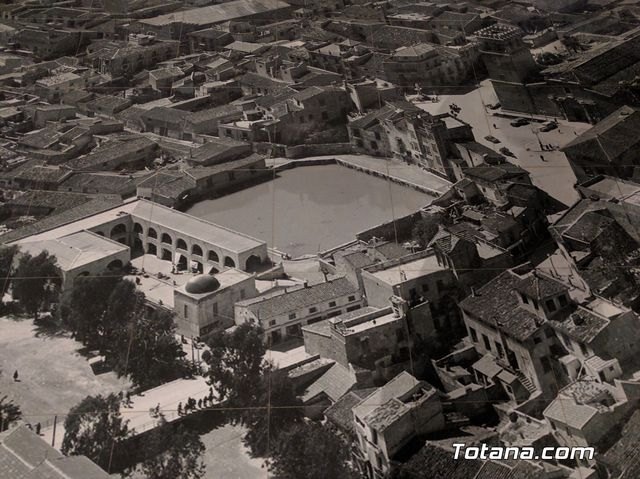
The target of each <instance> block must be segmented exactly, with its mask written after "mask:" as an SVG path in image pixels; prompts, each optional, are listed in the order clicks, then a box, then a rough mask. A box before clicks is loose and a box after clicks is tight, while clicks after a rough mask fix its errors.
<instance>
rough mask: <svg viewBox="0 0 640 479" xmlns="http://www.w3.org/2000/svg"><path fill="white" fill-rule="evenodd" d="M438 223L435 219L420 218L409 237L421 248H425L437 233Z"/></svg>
mask: <svg viewBox="0 0 640 479" xmlns="http://www.w3.org/2000/svg"><path fill="white" fill-rule="evenodd" d="M438 228H439V226H438V221H437V219H436V218H432V217H429V218H420V219H419V220H418V221H417V222H416V224H415V225H413V230H412V232H411V236H412V237H413V239H414V240H415V241H417V242H418V244H419V245H420V247H421V248H426V247H427V245H428V244H429V242H430V241H431V240H432V239H433V237H434V236H435V235H436V233H437V232H438Z"/></svg>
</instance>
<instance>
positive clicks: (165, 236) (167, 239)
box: [161, 233, 173, 244]
mask: <svg viewBox="0 0 640 479" xmlns="http://www.w3.org/2000/svg"><path fill="white" fill-rule="evenodd" d="M161 241H162V242H163V243H166V244H173V239H172V238H171V236H169V234H167V233H163V235H162V240H161Z"/></svg>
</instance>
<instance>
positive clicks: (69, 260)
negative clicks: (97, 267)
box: [20, 231, 129, 271]
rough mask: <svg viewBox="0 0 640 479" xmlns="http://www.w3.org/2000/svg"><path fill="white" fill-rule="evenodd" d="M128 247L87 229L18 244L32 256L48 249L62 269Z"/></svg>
mask: <svg viewBox="0 0 640 479" xmlns="http://www.w3.org/2000/svg"><path fill="white" fill-rule="evenodd" d="M128 249H129V248H128V247H127V246H126V245H123V244H120V243H118V242H116V241H112V240H110V239H107V238H103V237H102V236H100V235H97V234H94V233H91V232H89V231H79V232H77V233H72V234H70V235H68V236H65V237H62V238H56V239H48V240H39V241H27V242H24V243H22V244H21V245H20V250H21V251H22V252H25V253H29V254H31V255H34V256H35V255H37V254H40V253H41V252H42V251H45V250H46V251H48V252H49V253H51V254H52V255H54V256H55V257H56V259H57V261H58V266H59V267H60V269H62V270H63V271H69V270H72V269H74V268H78V267H80V266H83V265H86V264H91V263H93V262H94V261H97V260H99V259H101V258H106V257H109V256H111V255H114V254H116V253H120V252H123V251H127V250H128Z"/></svg>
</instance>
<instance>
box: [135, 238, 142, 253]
mask: <svg viewBox="0 0 640 479" xmlns="http://www.w3.org/2000/svg"><path fill="white" fill-rule="evenodd" d="M133 250H134V251H144V248H143V246H142V240H141V239H140V238H136V239H134V240H133Z"/></svg>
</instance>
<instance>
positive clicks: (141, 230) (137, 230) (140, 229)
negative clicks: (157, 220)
mask: <svg viewBox="0 0 640 479" xmlns="http://www.w3.org/2000/svg"><path fill="white" fill-rule="evenodd" d="M133 232H134V233H138V234H142V233H144V228H143V227H142V225H141V224H140V223H134V224H133Z"/></svg>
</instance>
